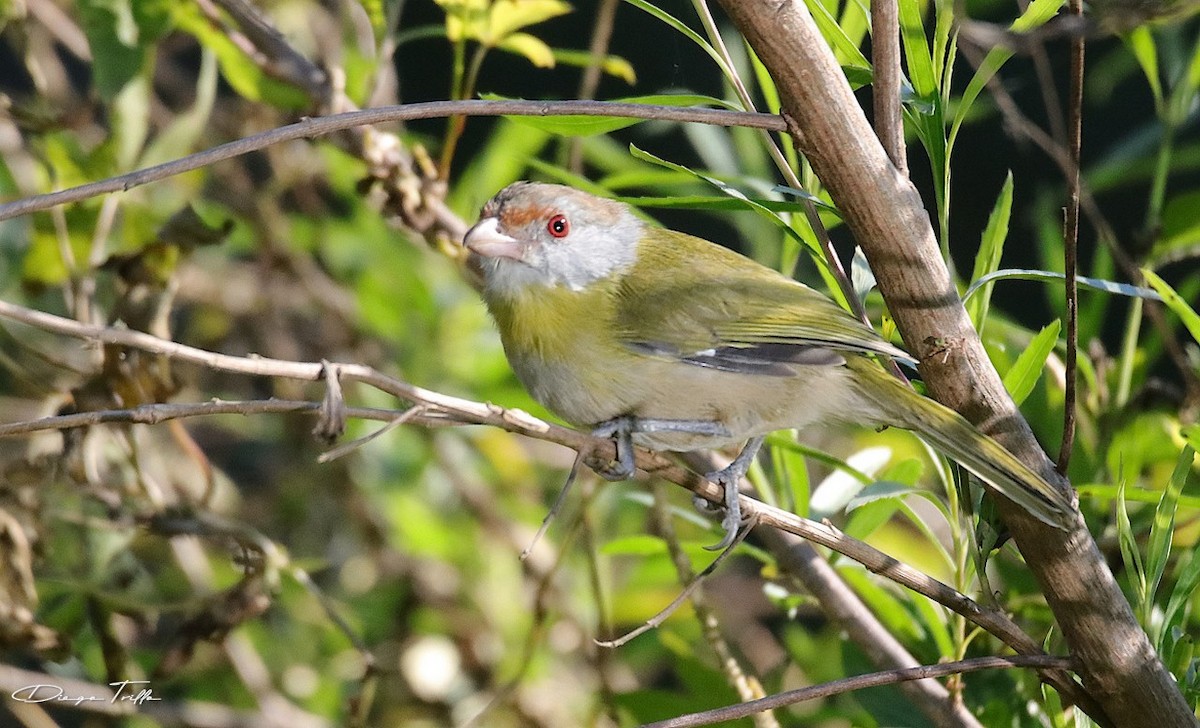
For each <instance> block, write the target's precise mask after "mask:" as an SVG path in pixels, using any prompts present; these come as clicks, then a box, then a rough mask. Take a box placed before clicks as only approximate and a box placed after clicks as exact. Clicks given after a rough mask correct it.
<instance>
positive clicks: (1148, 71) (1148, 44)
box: [1122, 25, 1163, 106]
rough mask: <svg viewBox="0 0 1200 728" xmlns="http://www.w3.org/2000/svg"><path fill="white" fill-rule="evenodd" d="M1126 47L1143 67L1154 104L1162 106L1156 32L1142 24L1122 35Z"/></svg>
mask: <svg viewBox="0 0 1200 728" xmlns="http://www.w3.org/2000/svg"><path fill="white" fill-rule="evenodd" d="M1122 40H1124V41H1125V45H1126V47H1128V48H1129V51H1130V52H1131V53H1132V54H1133V57H1134V58H1136V59H1137V62H1138V65H1139V66H1141V67H1142V73H1143V74H1145V76H1146V81H1147V83H1148V84H1149V85H1150V91H1151V92H1152V93H1153V94H1154V105H1155V106H1161V105H1162V100H1163V90H1162V79H1161V78H1159V70H1158V46H1157V45H1156V44H1155V41H1154V33H1153V32H1151V30H1150V26H1148V25H1142V26H1138V27H1137V28H1134V29H1133V30H1132V31H1130V32H1129V33H1126V34H1125V35H1123V36H1122Z"/></svg>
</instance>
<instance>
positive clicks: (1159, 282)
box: [1142, 268, 1200, 342]
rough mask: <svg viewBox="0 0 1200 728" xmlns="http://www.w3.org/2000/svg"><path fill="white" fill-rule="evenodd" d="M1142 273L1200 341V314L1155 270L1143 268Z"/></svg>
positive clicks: (1194, 337) (1172, 311) (1168, 306)
mask: <svg viewBox="0 0 1200 728" xmlns="http://www.w3.org/2000/svg"><path fill="white" fill-rule="evenodd" d="M1142 275H1143V276H1145V277H1146V282H1147V283H1149V284H1150V285H1151V286H1152V287H1153V288H1154V290H1156V291H1158V293H1159V295H1161V296H1162V300H1163V302H1164V303H1166V304H1167V308H1169V309H1171V313H1174V314H1175V315H1176V316H1178V317H1179V320H1180V321H1183V325H1184V326H1186V327H1187V330H1188V332H1190V333H1191V335H1192V338H1193V339H1195V340H1196V341H1197V342H1200V315H1197V314H1196V310H1195V309H1194V308H1192V307H1191V305H1190V304H1189V303H1188V302H1187V301H1185V300H1183V297H1182V296H1180V295H1179V294H1178V293H1176V292H1175V289H1174V288H1172V287H1171V286H1170V284H1168V283H1167V282H1166V281H1164V280H1163V279H1162V278H1159V277H1158V274H1156V273H1155V272H1154V271H1152V270H1149V269H1148V268H1143V269H1142Z"/></svg>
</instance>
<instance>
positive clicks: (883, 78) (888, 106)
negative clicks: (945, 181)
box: [871, 0, 908, 177]
mask: <svg viewBox="0 0 1200 728" xmlns="http://www.w3.org/2000/svg"><path fill="white" fill-rule="evenodd" d="M871 68H872V74H871V79H872V80H871V100H872V102H873V106H874V112H875V135H876V136H878V137H879V143H880V144H882V145H883V148H884V150H886V151H887V155H888V159H891V160H892V164H894V165H895V166H896V169H897V170H899V171H900V174H902V175H904V176H905V177H907V176H908V155H907V154H906V152H905V149H904V114H903V111H902V110H901V106H900V78H901V75H900V8H899V6H898V4H897V2H896V0H877V1H876V2H872V3H871Z"/></svg>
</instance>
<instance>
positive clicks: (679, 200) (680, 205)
mask: <svg viewBox="0 0 1200 728" xmlns="http://www.w3.org/2000/svg"><path fill="white" fill-rule="evenodd" d="M618 199H619V200H621V201H622V202H627V203H629V204H631V205H636V206H638V207H654V208H659V209H663V210H719V211H734V210H745V209H746V202H747V201H749V202H752V203H754V204H756V205H761V206H762V207H764V208H766V209H768V210H771V211H772V212H793V213H803V212H804V203H801V202H788V201H787V200H768V199H765V198H762V197H749V196H747V197H746V198H745V199H744V200H740V199H735V198H732V197H704V196H699V195H687V196H676V197H619V198H618ZM821 207H823V208H825V209H829V206H828V205H824V204H823V205H821Z"/></svg>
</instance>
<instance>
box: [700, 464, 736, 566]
mask: <svg viewBox="0 0 1200 728" xmlns="http://www.w3.org/2000/svg"><path fill="white" fill-rule="evenodd" d="M731 467H732V466H731ZM730 469H731V468H726V469H725V470H721V471H718V472H715V473H709V474H708V475H706V476H705V478H707V479H708V480H711V481H712V482H714V483H716V484H717V485H719V486H721V487H722V488H723V489H724V490H725V515H724V516H722V517H721V528H723V529H725V535H724V536H722V537H721V540H720V541H718V542H717V543H715V544H713V545H712V546H705V547H704V550H705V551H724V550H725V549H727V548H729V546H730V545H731V544H732V543H733V541H734V539H736V538H737V535H738V530H739V529H741V527H742V506H741V501H740V500H739V499H738V481H739V480H741V475H740V474H738V475H737V477H735V478H732V479H731V478H730V477H729V476H730V475H733V473H731V472H729V471H730Z"/></svg>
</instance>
